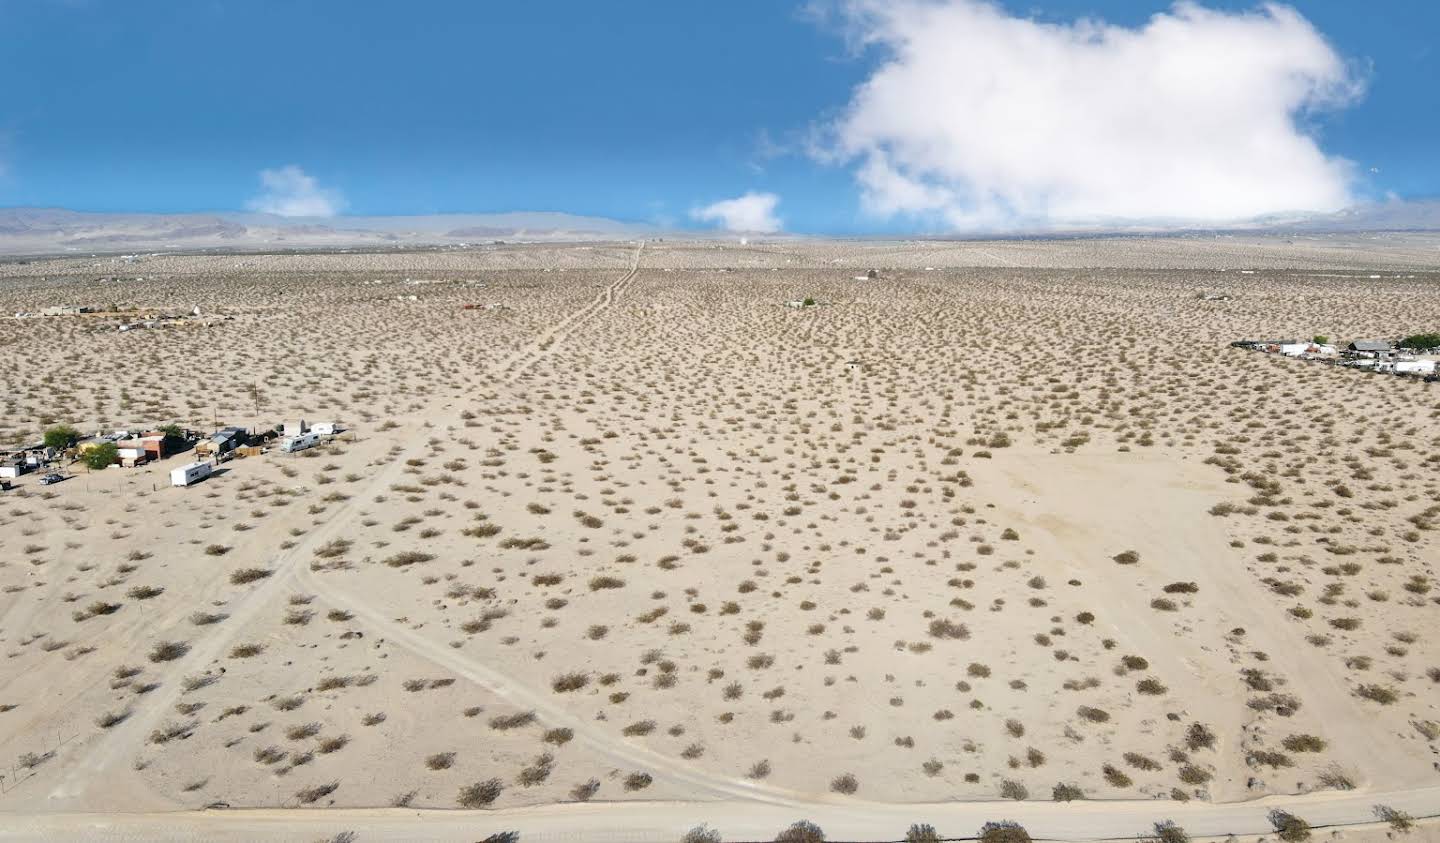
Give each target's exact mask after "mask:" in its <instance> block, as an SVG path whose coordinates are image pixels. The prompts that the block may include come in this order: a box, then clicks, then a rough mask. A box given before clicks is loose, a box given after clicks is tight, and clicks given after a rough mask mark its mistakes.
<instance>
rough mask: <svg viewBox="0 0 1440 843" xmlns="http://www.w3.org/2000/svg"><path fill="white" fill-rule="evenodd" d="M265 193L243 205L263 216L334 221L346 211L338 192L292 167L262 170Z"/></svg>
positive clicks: (343, 200) (342, 198) (261, 177)
mask: <svg viewBox="0 0 1440 843" xmlns="http://www.w3.org/2000/svg"><path fill="white" fill-rule="evenodd" d="M260 184H261V185H262V186H263V187H264V192H263V193H261V194H260V195H259V196H256V197H255V198H253V199H251V200H250V201H249V202H247V203H245V207H247V208H249V209H250V210H252V211H259V212H260V213H262V214H275V215H277V216H282V217H333V216H335V215H336V214H338V213H340V212H341V211H342V210H344V209H345V199H344V197H342V196H341V195H340V193H339V191H335V190H329V189H326V188H323V187H321V186H320V183H319V182H317V181H316V180H315V178H314V177H313V176H310V175H307V174H306V173H305V171H304V170H302V169H300V168H299V167H297V166H295V165H294V164H291V165H288V166H285V167H280V168H279V169H275V170H261V171H260Z"/></svg>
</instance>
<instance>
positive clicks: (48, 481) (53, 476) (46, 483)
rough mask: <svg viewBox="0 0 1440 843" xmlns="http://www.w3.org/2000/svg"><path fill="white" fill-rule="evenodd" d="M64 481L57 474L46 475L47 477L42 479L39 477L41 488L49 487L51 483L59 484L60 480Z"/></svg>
mask: <svg viewBox="0 0 1440 843" xmlns="http://www.w3.org/2000/svg"><path fill="white" fill-rule="evenodd" d="M64 479H65V478H64V477H63V476H62V475H59V474H47V475H45V476H44V477H41V478H40V485H41V486H49V485H50V484H52V483H59V482H60V481H61V480H64Z"/></svg>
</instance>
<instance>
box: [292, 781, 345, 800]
mask: <svg viewBox="0 0 1440 843" xmlns="http://www.w3.org/2000/svg"><path fill="white" fill-rule="evenodd" d="M339 787H340V783H339V782H327V783H325V784H318V785H314V786H312V787H307V788H304V789H302V790H300V791H298V792H296V794H295V798H296V799H299V800H300V801H301V802H302V803H304V804H306V805H310V804H313V803H315V802H319V801H320V800H321V799H324V798H325V797H327V796H329V795H330V794H332V793H334V792H335V791H336V790H337V789H339Z"/></svg>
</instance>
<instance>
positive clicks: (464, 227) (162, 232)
mask: <svg viewBox="0 0 1440 843" xmlns="http://www.w3.org/2000/svg"><path fill="white" fill-rule="evenodd" d="M1218 228H1224V229H1225V230H1233V231H1245V232H1252V233H1266V232H1269V233H1276V234H1283V233H1286V232H1308V233H1322V232H1338V233H1344V232H1352V233H1353V232H1359V231H1440V200H1424V201H1403V202H1402V201H1392V202H1377V203H1368V204H1362V205H1357V206H1355V207H1352V208H1347V209H1346V210H1344V211H1340V212H1338V213H1334V214H1275V215H1271V216H1268V217H1264V218H1261V219H1257V220H1252V221H1250V222H1247V223H1240V224H1235V225H1232V226H1222V227H1218ZM1216 229H1217V227H1216V226H1206V227H1204V228H1203V230H1204V231H1215V230H1216ZM1187 230H1194V231H1199V230H1202V229H1199V228H1194V227H1186V226H1184V225H1166V224H1152V225H1124V226H1120V225H1117V226H1116V227H1114V228H1105V227H1097V228H1092V229H1086V230H1076V229H1068V230H1066V231H1063V232H1060V231H1053V232H1051V234H1052V235H1054V236H1062V237H1064V236H1075V235H1082V236H1094V235H1101V234H1105V233H1107V232H1112V233H1127V234H1136V233H1152V234H1160V233H1183V232H1185V231H1187ZM673 233H675V232H667V231H665V230H664V229H661V228H658V227H656V226H651V225H646V224H642V223H628V222H619V221H617V220H611V219H605V218H604V217H585V216H576V215H574V214H563V213H554V212H517V213H505V214H435V215H429V216H398V217H360V216H342V217H328V218H320V217H309V218H306V217H281V216H274V215H271V214H253V213H227V212H220V213H198V214H106V213H87V212H82V211H70V210H65V209H63V208H0V254H10V255H65V254H92V253H115V252H127V251H170V250H174V251H194V250H210V249H216V250H234V251H269V250H286V249H336V248H361V249H364V248H376V249H384V248H403V247H407V246H458V245H461V244H471V245H473V244H476V243H489V242H492V241H495V240H506V241H512V242H513V241H550V242H565V241H586V240H591V241H593V240H628V239H634V238H638V237H654V236H662V235H666V234H673ZM1029 233H1030V234H1032V235H1038V236H1045V234H1046V232H1044V231H1032V232H1029ZM680 234H681V235H682V236H687V237H716V236H731V235H726V234H725V233H724V232H719V231H686V232H680ZM974 236H978V235H970V236H967V237H966V239H970V238H971V237H974ZM985 236H992V237H993V236H995V234H988V235H985Z"/></svg>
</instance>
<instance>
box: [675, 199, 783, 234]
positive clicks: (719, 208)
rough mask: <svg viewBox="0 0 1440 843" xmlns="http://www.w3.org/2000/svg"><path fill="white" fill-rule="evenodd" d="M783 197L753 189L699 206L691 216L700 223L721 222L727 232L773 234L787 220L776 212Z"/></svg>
mask: <svg viewBox="0 0 1440 843" xmlns="http://www.w3.org/2000/svg"><path fill="white" fill-rule="evenodd" d="M779 204H780V197H779V196H776V195H775V194H773V193H755V192H754V191H751V192H749V193H746V194H745V195H744V196H737V197H735V198H734V199H724V200H721V201H719V202H715V203H713V204H710V205H706V206H705V207H703V208H696V209H695V210H693V211H691V212H690V216H691V217H693V218H695V219H697V220H700V221H701V222H711V223H718V224H719V225H720V227H721V228H724V229H725V230H726V231H736V232H747V233H753V234H773V233H775V232H777V231H779V230H780V229H781V228H782V227H783V226H784V222H783V221H781V219H780V218H779V217H778V216H776V215H775V207H776V206H777V205H779Z"/></svg>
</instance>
